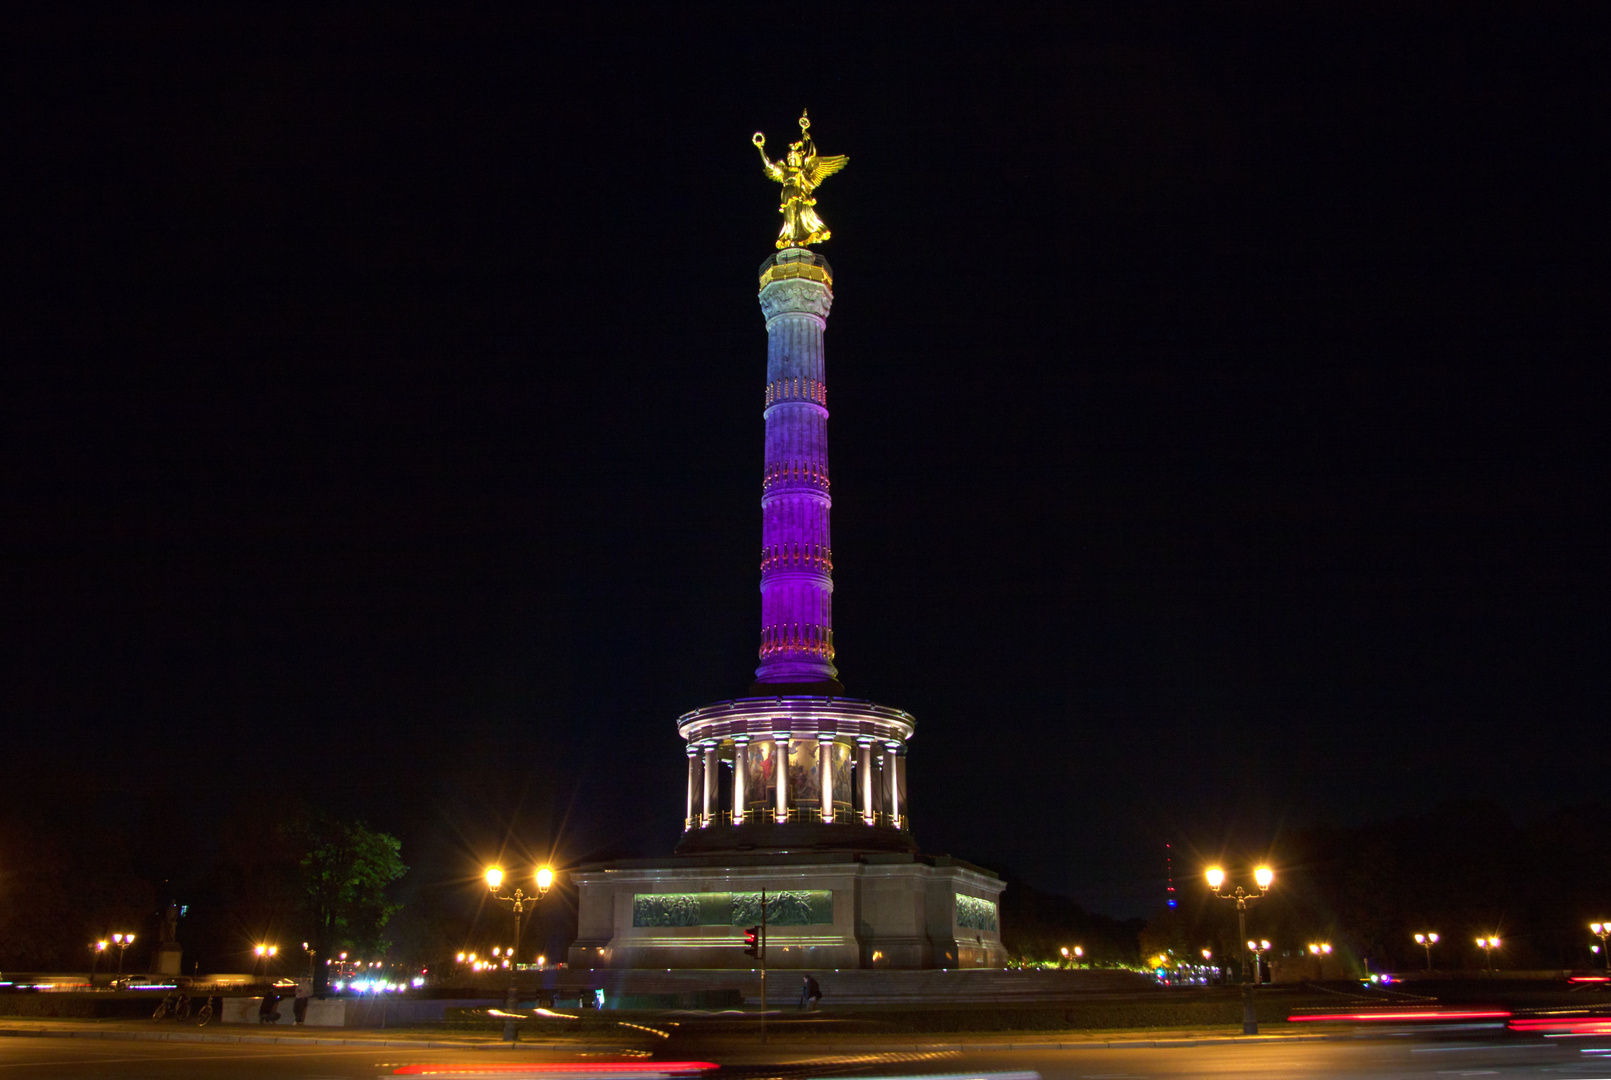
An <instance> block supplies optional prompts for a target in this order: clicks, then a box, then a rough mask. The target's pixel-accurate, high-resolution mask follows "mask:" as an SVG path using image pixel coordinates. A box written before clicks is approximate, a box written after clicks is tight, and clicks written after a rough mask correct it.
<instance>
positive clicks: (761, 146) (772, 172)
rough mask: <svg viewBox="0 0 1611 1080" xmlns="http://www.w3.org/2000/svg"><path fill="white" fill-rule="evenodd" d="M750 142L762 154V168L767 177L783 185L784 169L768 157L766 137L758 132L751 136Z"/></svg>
mask: <svg viewBox="0 0 1611 1080" xmlns="http://www.w3.org/2000/svg"><path fill="white" fill-rule="evenodd" d="M750 142H752V143H754V144H755V149H756V150H757V151H759V152H760V155H761V168H762V169H765V170H766V175H767V176H768V177H769V178H771V179H773V180H776V181H778V182H779V183H782V181H783V167H782V166H781V165H779V164H778V163H776V162H774V161H773V160H772V159H771V158H769V157H767V156H766V136H765V135H762V134H761V133H760V132H759V131H757V132H756V133H755V134H754V135H751V136H750Z"/></svg>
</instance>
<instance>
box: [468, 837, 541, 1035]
mask: <svg viewBox="0 0 1611 1080" xmlns="http://www.w3.org/2000/svg"><path fill="white" fill-rule="evenodd" d="M483 877H484V878H485V879H486V882H487V890H488V891H489V892H490V893H491V894H492V898H493V899H494V900H497V901H500V902H501V903H505V904H511V905H513V906H514V909H515V947H514V949H513V950H512V951H511V952H510V954H509V959H510V964H509V993H508V996H507V997H506V998H505V1000H504V1012H505V1014H506V1015H505V1016H504V1021H503V1041H504V1042H514V1041H515V1039H516V1038H517V1031H516V1028H515V1016H514V1011H515V1008H516V1006H517V1005H518V1004H519V1001H518V992H517V990H516V988H515V979H516V977H517V972H518V971H519V970H520V924H521V923H523V922H524V921H525V919H524V916H525V914H526V907H527V905H530V906H531V907H532V908H533V909H535V908H536V907H537V901H539V900H541V899H542V898H543V897H545V896H547V895H548V890H549V889H550V888H552V887H553V884H554V872H553V871H552V870H550V869H549V868H548V867H546V866H543V867H539V868H538V870H537V873H536V874H534V875H532V880H533V881H534V882H535V883H536V885H537V893H536V895H535V896H527V895H526V893H525V892H523V891H522V890H520V889H516V890H515V891H514V892H512V893H501V892H499V891H498V889H499V887H501V886H502V885H503V869H502V868H501V867H497V866H489V867H487V872H486V873H485V874H484V875H483Z"/></svg>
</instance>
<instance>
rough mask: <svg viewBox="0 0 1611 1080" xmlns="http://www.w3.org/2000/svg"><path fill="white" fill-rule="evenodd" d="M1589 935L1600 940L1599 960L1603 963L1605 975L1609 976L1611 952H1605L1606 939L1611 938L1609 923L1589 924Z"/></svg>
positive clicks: (1610, 971) (1610, 923) (1610, 973)
mask: <svg viewBox="0 0 1611 1080" xmlns="http://www.w3.org/2000/svg"><path fill="white" fill-rule="evenodd" d="M1589 933H1591V934H1593V935H1594V936H1595V937H1597V938H1599V939H1600V959H1602V960H1604V961H1605V973H1606V974H1607V975H1611V952H1607V951H1606V944H1607V942H1606V939H1607V938H1611V922H1591V923H1589Z"/></svg>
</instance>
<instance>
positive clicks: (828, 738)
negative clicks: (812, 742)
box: [817, 731, 839, 743]
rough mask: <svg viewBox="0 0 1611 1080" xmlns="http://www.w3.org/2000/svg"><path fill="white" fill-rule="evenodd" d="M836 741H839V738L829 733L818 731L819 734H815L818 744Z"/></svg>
mask: <svg viewBox="0 0 1611 1080" xmlns="http://www.w3.org/2000/svg"><path fill="white" fill-rule="evenodd" d="M838 739H839V736H838V735H836V734H834V733H833V732H831V731H819V732H817V741H818V742H819V743H831V742H836V741H838Z"/></svg>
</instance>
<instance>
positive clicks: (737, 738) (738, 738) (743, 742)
mask: <svg viewBox="0 0 1611 1080" xmlns="http://www.w3.org/2000/svg"><path fill="white" fill-rule="evenodd" d="M749 742H750V736H748V735H734V736H733V745H734V746H747V745H749Z"/></svg>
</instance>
